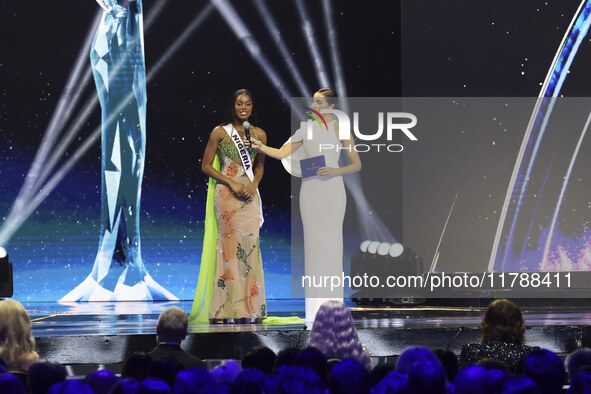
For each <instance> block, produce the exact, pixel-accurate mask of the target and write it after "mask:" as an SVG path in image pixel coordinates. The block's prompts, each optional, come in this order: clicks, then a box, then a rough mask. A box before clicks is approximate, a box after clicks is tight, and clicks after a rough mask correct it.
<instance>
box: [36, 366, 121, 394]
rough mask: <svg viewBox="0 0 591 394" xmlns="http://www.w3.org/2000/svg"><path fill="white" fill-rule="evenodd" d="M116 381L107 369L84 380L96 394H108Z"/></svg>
mask: <svg viewBox="0 0 591 394" xmlns="http://www.w3.org/2000/svg"><path fill="white" fill-rule="evenodd" d="M29 374H30V371H29ZM29 376H30V375H29ZM117 381H118V379H117V376H115V374H114V373H113V372H111V371H109V370H108V369H99V370H97V371H94V372H93V373H91V374H90V375H89V376H88V378H86V383H88V385H89V386H90V388H91V389H93V390H94V392H95V393H96V394H109V393H110V392H111V389H112V388H113V387H114V386H115V385H116V384H117Z"/></svg>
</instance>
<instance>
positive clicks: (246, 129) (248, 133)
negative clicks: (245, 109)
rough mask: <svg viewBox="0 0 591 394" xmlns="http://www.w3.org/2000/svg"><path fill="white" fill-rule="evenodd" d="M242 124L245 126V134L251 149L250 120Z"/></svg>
mask: <svg viewBox="0 0 591 394" xmlns="http://www.w3.org/2000/svg"><path fill="white" fill-rule="evenodd" d="M242 126H243V127H244V135H245V136H246V139H247V140H248V143H249V145H248V149H249V150H250V123H248V121H246V122H244V123H242Z"/></svg>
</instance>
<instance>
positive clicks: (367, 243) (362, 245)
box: [359, 240, 371, 253]
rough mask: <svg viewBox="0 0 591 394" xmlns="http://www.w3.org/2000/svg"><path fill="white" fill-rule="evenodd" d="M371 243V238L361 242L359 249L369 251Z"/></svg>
mask: <svg viewBox="0 0 591 394" xmlns="http://www.w3.org/2000/svg"><path fill="white" fill-rule="evenodd" d="M370 243H371V241H370V240H366V241H363V242H361V245H359V250H361V251H362V252H363V253H365V252H367V247H368V246H369V244H370Z"/></svg>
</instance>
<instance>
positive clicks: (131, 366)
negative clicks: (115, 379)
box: [121, 352, 152, 382]
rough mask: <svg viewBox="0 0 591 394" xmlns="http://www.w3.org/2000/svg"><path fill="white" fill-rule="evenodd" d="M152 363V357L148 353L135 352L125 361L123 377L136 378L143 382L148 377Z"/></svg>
mask: <svg viewBox="0 0 591 394" xmlns="http://www.w3.org/2000/svg"><path fill="white" fill-rule="evenodd" d="M150 364H152V358H151V357H150V356H148V355H147V354H146V353H141V352H137V353H133V354H132V355H131V356H129V357H127V359H126V360H125V361H124V362H123V367H122V368H121V377H122V378H134V379H135V380H137V381H138V382H141V381H142V380H144V379H145V378H147V377H148V371H149V369H150Z"/></svg>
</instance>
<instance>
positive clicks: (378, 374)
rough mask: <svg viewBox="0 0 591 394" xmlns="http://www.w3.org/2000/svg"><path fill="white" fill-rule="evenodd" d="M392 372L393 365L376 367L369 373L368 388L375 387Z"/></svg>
mask: <svg viewBox="0 0 591 394" xmlns="http://www.w3.org/2000/svg"><path fill="white" fill-rule="evenodd" d="M392 371H394V365H392V364H378V365H376V366H375V367H374V368H373V369H372V370H371V372H370V373H369V387H375V386H376V385H377V384H378V383H380V382H381V381H382V379H384V378H385V377H386V376H388V374H389V373H390V372H392Z"/></svg>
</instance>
